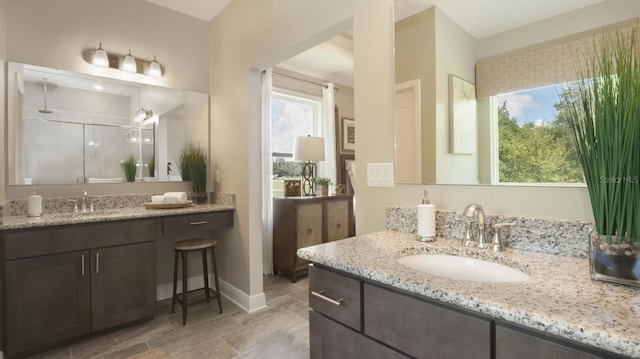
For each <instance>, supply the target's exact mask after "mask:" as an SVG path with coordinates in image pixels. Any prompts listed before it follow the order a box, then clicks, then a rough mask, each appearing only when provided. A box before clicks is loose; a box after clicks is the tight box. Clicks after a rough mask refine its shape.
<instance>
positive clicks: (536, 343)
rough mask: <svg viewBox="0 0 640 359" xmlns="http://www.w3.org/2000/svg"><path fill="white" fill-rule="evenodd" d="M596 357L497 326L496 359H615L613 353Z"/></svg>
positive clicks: (579, 350) (542, 338)
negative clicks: (608, 358) (604, 358)
mask: <svg viewBox="0 0 640 359" xmlns="http://www.w3.org/2000/svg"><path fill="white" fill-rule="evenodd" d="M601 354H602V356H600V355H594V354H591V353H588V352H587V351H583V350H581V349H578V348H574V347H572V346H568V345H563V344H560V343H556V342H554V341H551V340H547V339H545V338H544V337H542V336H535V335H532V334H529V333H525V332H523V331H520V330H516V329H512V328H508V327H504V326H502V325H499V324H497V325H496V359H508V358H521V359H537V358H549V359H553V358H556V359H596V358H602V357H610V358H614V357H616V356H614V355H613V354H612V353H601Z"/></svg>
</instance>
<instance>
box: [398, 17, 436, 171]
mask: <svg viewBox="0 0 640 359" xmlns="http://www.w3.org/2000/svg"><path fill="white" fill-rule="evenodd" d="M435 22H436V8H435V7H431V8H429V9H427V10H424V11H421V12H419V13H417V14H415V15H413V16H410V17H408V18H406V19H404V20H402V21H399V22H397V23H396V24H395V34H394V40H395V59H394V60H395V71H396V75H395V83H397V84H398V83H403V82H407V81H411V80H414V79H420V106H421V108H420V111H421V117H422V118H421V119H420V122H421V141H422V181H423V182H424V183H435V182H436V147H437V146H436V144H437V140H436V133H437V130H436V93H437V91H436V89H437V87H436V59H435V56H434V55H433V54H434V53H435V51H436V37H435V32H436V31H435V27H436V26H435Z"/></svg>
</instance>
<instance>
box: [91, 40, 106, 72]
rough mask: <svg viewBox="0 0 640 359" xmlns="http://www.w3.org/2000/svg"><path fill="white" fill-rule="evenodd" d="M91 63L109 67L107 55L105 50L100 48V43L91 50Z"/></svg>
mask: <svg viewBox="0 0 640 359" xmlns="http://www.w3.org/2000/svg"><path fill="white" fill-rule="evenodd" d="M91 63H92V64H94V65H95V66H99V67H109V56H107V52H106V51H105V50H104V49H103V48H102V43H100V45H99V46H98V48H97V49H96V50H95V51H94V52H93V59H91Z"/></svg>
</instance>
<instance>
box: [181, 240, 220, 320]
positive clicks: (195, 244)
mask: <svg viewBox="0 0 640 359" xmlns="http://www.w3.org/2000/svg"><path fill="white" fill-rule="evenodd" d="M217 244H218V241H217V240H215V239H213V238H191V239H185V240H181V241H178V242H175V243H173V245H172V247H173V250H174V265H173V300H172V301H171V313H174V312H175V308H176V302H178V303H180V305H181V306H182V324H183V325H185V324H187V306H188V305H189V304H195V303H197V302H199V301H195V302H191V303H190V302H188V301H187V294H188V293H189V291H188V289H187V282H188V279H189V277H188V275H187V268H188V267H189V266H188V264H187V263H188V259H189V252H193V251H200V252H202V276H203V277H204V288H202V289H203V290H204V294H205V298H204V300H206V301H207V303H209V301H210V299H211V297H213V298H215V299H217V301H218V309H219V310H220V313H222V301H221V298H220V284H219V283H218V268H217V265H216V251H215V250H216V245H217ZM207 250H209V251H211V267H212V268H213V280H214V282H215V284H216V288H215V290H213V289H212V288H210V287H209V271H208V269H207V268H208V266H207ZM179 258H182V298H180V297H179V296H178V293H177V291H178V259H179Z"/></svg>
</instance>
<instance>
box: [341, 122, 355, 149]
mask: <svg viewBox="0 0 640 359" xmlns="http://www.w3.org/2000/svg"><path fill="white" fill-rule="evenodd" d="M339 128H340V153H344V154H349V153H354V152H355V150H356V122H355V120H354V119H352V118H346V117H342V118H340V127H339Z"/></svg>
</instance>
